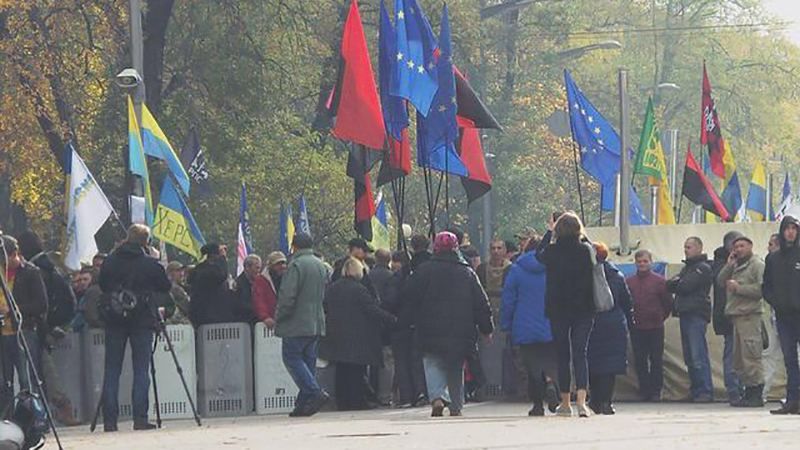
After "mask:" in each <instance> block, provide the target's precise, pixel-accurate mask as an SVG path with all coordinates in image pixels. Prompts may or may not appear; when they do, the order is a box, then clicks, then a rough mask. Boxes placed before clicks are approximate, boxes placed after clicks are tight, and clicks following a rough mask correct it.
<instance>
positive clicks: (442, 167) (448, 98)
mask: <svg viewBox="0 0 800 450" xmlns="http://www.w3.org/2000/svg"><path fill="white" fill-rule="evenodd" d="M439 43H440V45H441V47H440V48H439V52H438V60H439V61H438V63H437V69H436V74H437V76H438V77H439V89H438V90H437V91H436V95H435V96H434V97H433V103H432V105H431V111H430V112H429V113H428V115H427V117H425V116H423V115H422V113H420V112H419V111H418V112H417V161H418V163H419V165H420V166H423V167H429V168H431V169H434V170H439V171H444V172H448V173H452V174H455V175H459V176H463V177H465V176H468V175H469V173H468V172H467V168H466V167H464V163H463V162H462V161H461V158H460V157H459V156H458V152H457V151H456V146H455V144H456V141H457V140H458V122H457V121H456V113H457V111H458V103H457V102H456V80H455V76H454V74H453V58H452V55H453V53H452V49H451V48H452V47H451V44H450V20H449V19H448V14H447V5H444V7H443V8H442V25H441V31H440V32H439Z"/></svg>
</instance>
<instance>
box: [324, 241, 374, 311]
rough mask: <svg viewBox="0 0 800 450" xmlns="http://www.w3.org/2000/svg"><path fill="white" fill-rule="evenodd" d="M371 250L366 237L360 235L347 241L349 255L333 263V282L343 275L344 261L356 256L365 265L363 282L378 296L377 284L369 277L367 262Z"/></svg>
mask: <svg viewBox="0 0 800 450" xmlns="http://www.w3.org/2000/svg"><path fill="white" fill-rule="evenodd" d="M370 252H372V247H370V245H369V243H368V242H367V241H365V240H364V239H362V238H360V237H357V238H353V239H350V241H349V242H348V243H347V255H345V256H343V257H341V258H339V259H337V260H336V262H334V263H333V274H332V275H331V282H334V281H336V280H338V279H339V277H341V276H342V267H343V266H344V262H345V261H347V258H350V257H352V258H355V259H357V260H359V261H360V262H361V264H362V265H363V266H364V277H363V278H361V284H363V285H364V287H366V288H367V290H369V292H370V294H372V295H373V296H375V298H378V291H377V290H376V289H375V286H373V285H372V281H371V280H370V278H369V267H368V266H367V262H366V260H367V256H369V254H370Z"/></svg>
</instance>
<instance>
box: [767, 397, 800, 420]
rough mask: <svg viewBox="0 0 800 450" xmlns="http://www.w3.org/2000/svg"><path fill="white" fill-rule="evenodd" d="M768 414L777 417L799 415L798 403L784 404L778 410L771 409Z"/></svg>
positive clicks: (799, 403)
mask: <svg viewBox="0 0 800 450" xmlns="http://www.w3.org/2000/svg"><path fill="white" fill-rule="evenodd" d="M769 413H770V414H775V415H778V416H783V415H786V414H800V402H798V401H797V400H795V401H793V402H789V401H787V402H784V403H783V405H782V406H781V407H780V408H778V409H773V410H772V411H770V412H769Z"/></svg>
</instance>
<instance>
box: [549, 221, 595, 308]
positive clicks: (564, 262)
mask: <svg viewBox="0 0 800 450" xmlns="http://www.w3.org/2000/svg"><path fill="white" fill-rule="evenodd" d="M550 236H551V232H549V231H548V232H547V233H546V234H545V235H544V238H542V243H541V244H539V248H538V249H537V252H536V257H537V258H538V259H539V261H540V262H541V263H542V264H544V265H545V266H547V287H546V289H545V314H547V317H548V318H550V319H551V320H567V319H571V318H583V317H592V316H594V315H595V312H596V309H595V305H594V275H593V272H592V270H593V267H594V265H593V264H592V253H591V250H590V248H589V245H591V244H588V243H587V242H582V241H580V240H578V239H577V238H571V239H570V238H561V239H559V240H557V241H556V242H555V243H553V244H551V243H550Z"/></svg>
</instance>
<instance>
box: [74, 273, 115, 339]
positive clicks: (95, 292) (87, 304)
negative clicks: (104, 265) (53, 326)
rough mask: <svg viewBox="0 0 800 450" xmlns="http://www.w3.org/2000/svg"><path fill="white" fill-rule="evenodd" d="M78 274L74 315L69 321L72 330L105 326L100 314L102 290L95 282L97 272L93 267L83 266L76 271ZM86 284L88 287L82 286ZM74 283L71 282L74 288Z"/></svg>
mask: <svg viewBox="0 0 800 450" xmlns="http://www.w3.org/2000/svg"><path fill="white" fill-rule="evenodd" d="M78 274H79V276H80V279H81V281H80V285H79V289H78V290H77V291H75V295H76V297H77V299H78V301H77V306H76V308H75V316H74V317H73V318H72V322H70V328H72V330H73V331H83V330H84V329H85V328H86V327H89V328H94V329H103V328H105V327H106V324H105V322H103V318H102V317H101V316H100V297H101V296H102V295H103V291H102V290H101V289H100V285H99V284H98V283H97V277H98V275H99V272H98V271H96V270H95V269H94V267H84V268H82V269H81V270H80V272H78ZM86 284H88V286H89V287H88V288H84V286H86ZM74 286H75V284H73V288H74Z"/></svg>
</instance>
